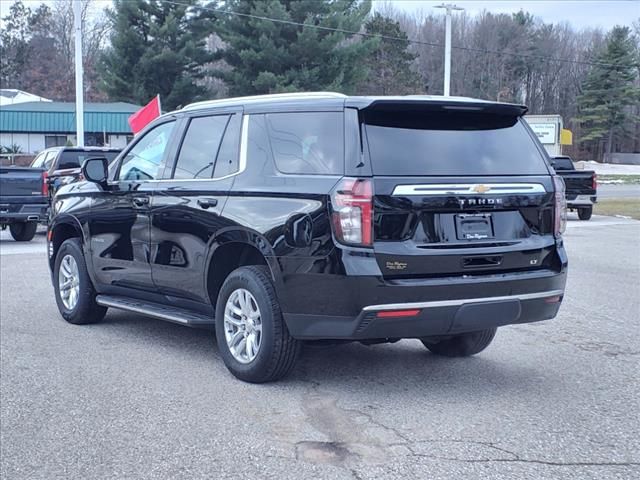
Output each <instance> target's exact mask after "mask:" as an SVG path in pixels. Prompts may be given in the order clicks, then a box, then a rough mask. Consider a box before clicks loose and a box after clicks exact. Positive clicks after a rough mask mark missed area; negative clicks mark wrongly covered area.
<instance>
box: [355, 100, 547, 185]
mask: <svg viewBox="0 0 640 480" xmlns="http://www.w3.org/2000/svg"><path fill="white" fill-rule="evenodd" d="M365 124H366V125H365V128H366V135H367V140H368V143H369V150H370V154H371V161H372V169H373V173H374V174H376V175H402V176H429V175H435V176H437V175H441V176H442V175H537V174H547V173H548V170H547V167H546V163H545V160H544V157H543V156H542V154H541V152H540V151H539V150H538V148H537V146H536V144H535V141H534V140H533V138H532V137H531V135H530V134H529V132H528V131H527V130H526V128H525V126H524V125H522V120H520V118H519V117H514V116H506V115H496V114H488V113H479V112H428V111H427V112H420V111H403V112H393V111H391V112H390V111H383V112H370V113H368V114H365Z"/></svg>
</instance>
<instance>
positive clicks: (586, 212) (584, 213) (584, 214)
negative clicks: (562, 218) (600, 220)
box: [578, 207, 593, 220]
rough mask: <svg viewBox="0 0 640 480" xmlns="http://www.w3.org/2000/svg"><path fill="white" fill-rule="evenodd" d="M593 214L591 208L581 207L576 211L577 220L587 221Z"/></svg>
mask: <svg viewBox="0 0 640 480" xmlns="http://www.w3.org/2000/svg"><path fill="white" fill-rule="evenodd" d="M592 213H593V207H583V208H579V209H578V218H579V219H580V220H589V219H590V218H591V214H592Z"/></svg>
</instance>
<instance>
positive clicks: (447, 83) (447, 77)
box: [435, 3, 464, 97]
mask: <svg viewBox="0 0 640 480" xmlns="http://www.w3.org/2000/svg"><path fill="white" fill-rule="evenodd" d="M435 8H445V9H446V10H447V13H446V17H445V33H444V35H445V40H444V96H445V97H448V96H449V92H450V89H451V12H452V11H453V10H464V8H462V7H458V6H456V5H454V4H452V3H447V4H444V3H443V4H442V5H438V6H436V7H435Z"/></svg>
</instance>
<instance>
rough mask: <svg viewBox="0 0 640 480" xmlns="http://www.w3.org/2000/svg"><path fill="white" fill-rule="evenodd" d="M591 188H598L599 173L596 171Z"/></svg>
mask: <svg viewBox="0 0 640 480" xmlns="http://www.w3.org/2000/svg"><path fill="white" fill-rule="evenodd" d="M591 188H592V189H593V190H597V189H598V175H597V174H596V173H594V174H593V177H591Z"/></svg>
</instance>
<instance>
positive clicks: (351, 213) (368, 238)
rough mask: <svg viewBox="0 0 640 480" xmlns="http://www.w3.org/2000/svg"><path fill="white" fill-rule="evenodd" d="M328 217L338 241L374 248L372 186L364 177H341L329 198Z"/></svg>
mask: <svg viewBox="0 0 640 480" xmlns="http://www.w3.org/2000/svg"><path fill="white" fill-rule="evenodd" d="M331 209H332V213H331V217H332V221H333V222H332V223H333V229H334V234H335V236H336V238H337V240H338V241H339V242H341V243H345V244H348V245H355V246H360V247H370V246H371V245H373V185H372V183H371V180H369V179H366V178H343V179H342V180H341V181H340V183H339V184H338V186H337V187H336V188H335V189H334V191H333V193H332V195H331Z"/></svg>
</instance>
